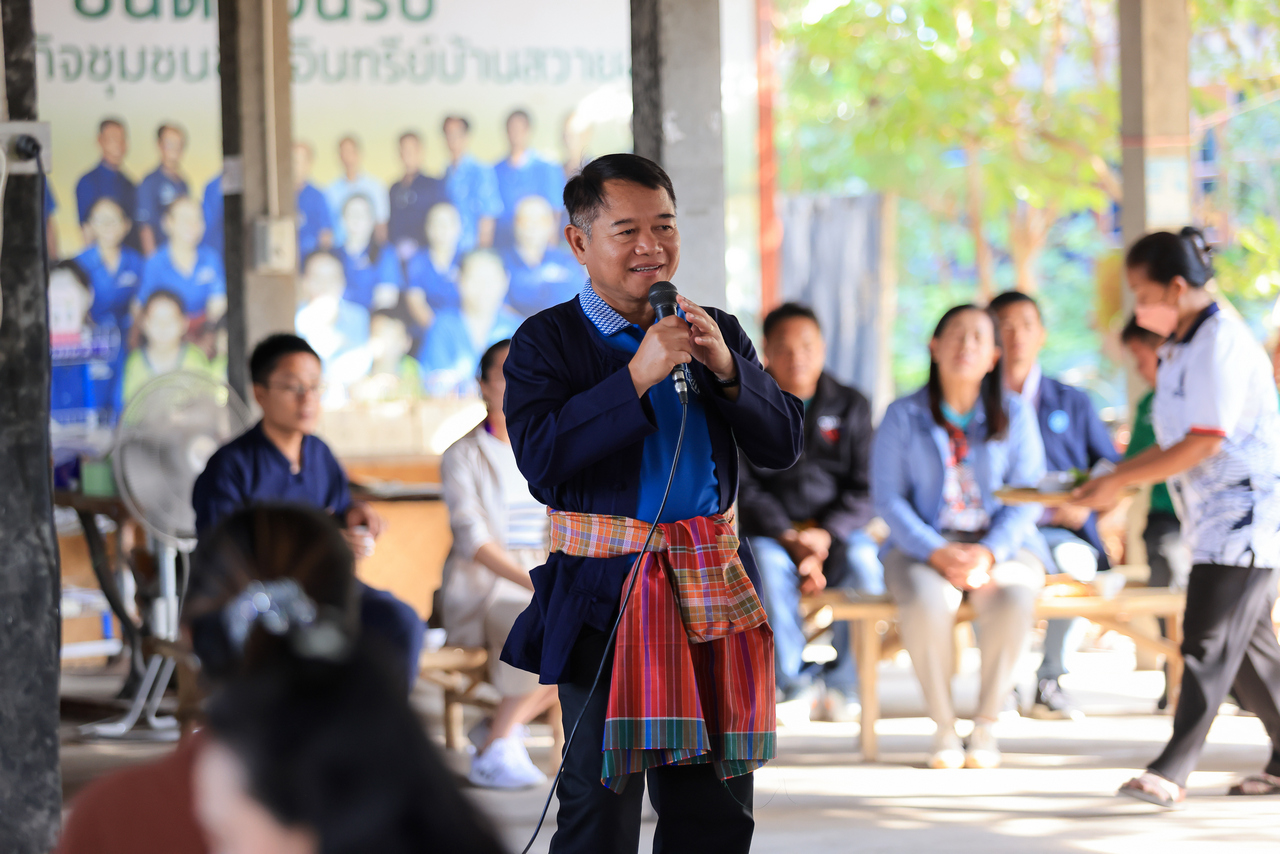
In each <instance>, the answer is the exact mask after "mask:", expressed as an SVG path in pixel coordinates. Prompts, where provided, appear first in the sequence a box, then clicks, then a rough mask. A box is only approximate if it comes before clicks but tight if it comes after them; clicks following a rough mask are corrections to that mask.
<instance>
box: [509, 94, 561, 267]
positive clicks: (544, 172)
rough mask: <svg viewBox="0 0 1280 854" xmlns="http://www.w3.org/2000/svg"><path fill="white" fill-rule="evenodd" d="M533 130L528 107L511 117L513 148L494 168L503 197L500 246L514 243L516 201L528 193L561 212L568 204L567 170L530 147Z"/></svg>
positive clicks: (511, 143) (510, 130)
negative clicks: (541, 198)
mask: <svg viewBox="0 0 1280 854" xmlns="http://www.w3.org/2000/svg"><path fill="white" fill-rule="evenodd" d="M532 130H533V124H532V121H531V120H530V119H529V114H528V113H527V112H525V111H524V110H516V111H514V112H513V113H511V115H509V116H507V141H508V143H509V144H510V146H511V150H510V152H509V153H508V154H507V157H506V159H505V160H503V161H501V162H500V163H497V164H495V165H494V167H493V174H494V177H496V178H497V179H498V194H499V196H501V198H502V213H501V214H500V215H499V216H498V220H497V230H496V233H495V235H494V245H495V246H497V247H499V248H505V247H508V246H510V245H511V244H512V243H513V242H514V233H513V228H514V223H515V212H516V203H517V202H519V201H520V200H521V199H523V198H524V197H525V196H542V197H543V198H544V199H546V200H547V202H549V203H550V205H551V208H552V210H554V211H556V212H557V214H558V213H559V211H560V209H561V208H562V207H563V206H564V200H563V198H562V196H563V194H564V169H563V168H562V167H560V166H559V165H558V164H555V163H552V162H551V161H550V160H547V159H546V158H544V157H542V156H541V155H540V154H538V153H537V152H536V151H533V150H532V149H531V148H529V136H530V134H531V133H532Z"/></svg>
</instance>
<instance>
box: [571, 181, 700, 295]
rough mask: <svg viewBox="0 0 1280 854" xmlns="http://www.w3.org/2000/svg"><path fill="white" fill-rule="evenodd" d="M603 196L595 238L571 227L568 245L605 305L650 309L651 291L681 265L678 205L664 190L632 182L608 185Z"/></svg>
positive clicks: (667, 279)
mask: <svg viewBox="0 0 1280 854" xmlns="http://www.w3.org/2000/svg"><path fill="white" fill-rule="evenodd" d="M604 191H605V192H604V196H605V197H604V205H603V206H602V207H601V209H600V212H599V213H598V214H597V215H596V218H595V221H594V222H593V223H592V224H591V234H590V236H587V235H586V234H585V233H584V232H582V231H581V230H579V229H577V228H574V227H572V226H570V228H569V229H568V232H569V233H568V237H569V245H570V247H572V249H573V253H574V255H576V256H577V258H578V261H580V262H581V263H583V264H585V265H586V267H587V272H588V273H589V274H590V276H591V282H592V284H593V285H595V289H596V292H597V293H598V294H600V296H601V298H602V299H604V300H605V302H607V303H609V304H610V305H612V306H613V307H614V308H615V309H619V310H622V309H623V307H624V306H639V305H640V304H646V305H647V301H648V296H649V288H650V286H652V285H653V284H654V283H655V282H661V281H670V280H671V278H672V277H673V276H675V274H676V268H677V267H678V266H679V264H680V231H679V229H678V228H677V227H676V208H675V204H674V203H673V202H672V201H671V197H670V196H668V195H667V191H666V190H664V189H662V188H661V187H658V188H656V189H650V188H648V187H645V186H644V185H642V184H637V183H635V182H633V181H624V180H611V181H605V182H604ZM623 313H624V314H625V313H626V312H625V311H624V312H623Z"/></svg>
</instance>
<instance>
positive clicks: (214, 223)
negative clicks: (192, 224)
mask: <svg viewBox="0 0 1280 854" xmlns="http://www.w3.org/2000/svg"><path fill="white" fill-rule="evenodd" d="M200 207H201V209H202V210H203V211H204V239H203V240H201V241H200V243H201V245H202V246H208V247H209V248H210V249H212V250H213V251H214V252H217V253H218V254H219V255H225V254H226V253H225V252H224V249H225V247H224V241H223V238H222V232H223V230H224V229H225V220H226V217H225V215H224V214H223V202H222V173H221V172H219V173H218V174H217V175H214V176H213V180H212V181H210V182H209V183H208V184H206V185H205V188H204V200H203V201H202V202H201V204H200Z"/></svg>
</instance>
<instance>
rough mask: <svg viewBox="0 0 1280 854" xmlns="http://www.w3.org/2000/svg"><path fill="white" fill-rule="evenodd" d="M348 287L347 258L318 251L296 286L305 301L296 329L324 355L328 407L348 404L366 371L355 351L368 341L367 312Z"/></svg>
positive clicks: (365, 362) (305, 262)
mask: <svg viewBox="0 0 1280 854" xmlns="http://www.w3.org/2000/svg"><path fill="white" fill-rule="evenodd" d="M346 287H347V281H346V275H345V273H344V264H343V259H342V258H341V257H340V256H339V255H338V253H337V252H334V251H331V250H327V249H317V250H316V251H315V252H312V253H311V254H310V255H308V256H307V257H306V259H304V260H303V262H302V280H301V282H300V283H299V288H298V292H299V293H300V294H301V296H302V305H301V307H300V308H299V309H298V313H297V315H295V317H294V327H295V329H296V330H297V332H298V334H299V335H301V336H302V337H303V338H305V339H306V341H307V343H308V344H310V345H311V347H312V348H313V349H315V351H316V353H317V354H318V355H319V356H320V362H321V364H322V365H323V368H324V379H325V383H326V385H327V388H326V390H325V395H324V400H323V402H324V404H325V405H326V406H340V405H342V404H343V403H345V402H346V399H347V386H348V385H350V384H351V383H354V382H355V381H357V380H359V379H360V377H362V376H364V374H365V373H367V372H368V364H369V363H368V359H367V358H364V359H363V363H362V364H361V361H360V358H359V356H360V353H359V352H357V351H363V348H364V344H365V342H366V341H368V340H369V311H368V309H366V308H365V307H364V306H362V305H358V304H356V303H353V302H349V301H347V300H346V299H344V298H343V293H344V292H345V291H346ZM351 354H356V355H354V356H352V355H351ZM348 356H350V358H347V357H348Z"/></svg>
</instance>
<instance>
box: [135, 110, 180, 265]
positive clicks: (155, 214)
mask: <svg viewBox="0 0 1280 854" xmlns="http://www.w3.org/2000/svg"><path fill="white" fill-rule="evenodd" d="M156 148H157V149H158V150H159V152H160V164H159V165H158V166H156V168H155V171H153V172H152V173H151V174H150V175H148V176H147V177H145V178H143V179H142V183H141V184H139V185H138V208H137V211H136V213H135V214H134V222H135V223H137V225H138V238H139V240H140V241H141V243H142V254H143V255H146V256H147V257H150V256H151V255H153V254H155V251H156V250H157V249H159V248H160V247H161V246H163V245H164V243H165V241H166V240H168V239H169V233H168V229H166V228H165V223H164V220H163V217H164V212H165V211H166V210H168V208H169V206H170V205H171V204H173V202H174V200H175V199H180V198H182V197H184V196H188V195H190V190H189V189H188V187H187V179H186V178H185V177H184V176H183V174H182V155H183V153H184V152H185V151H186V148H187V132H186V131H184V130H183V129H182V128H180V127H178V126H177V125H175V124H163V125H160V128H159V130H157V131H156Z"/></svg>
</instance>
